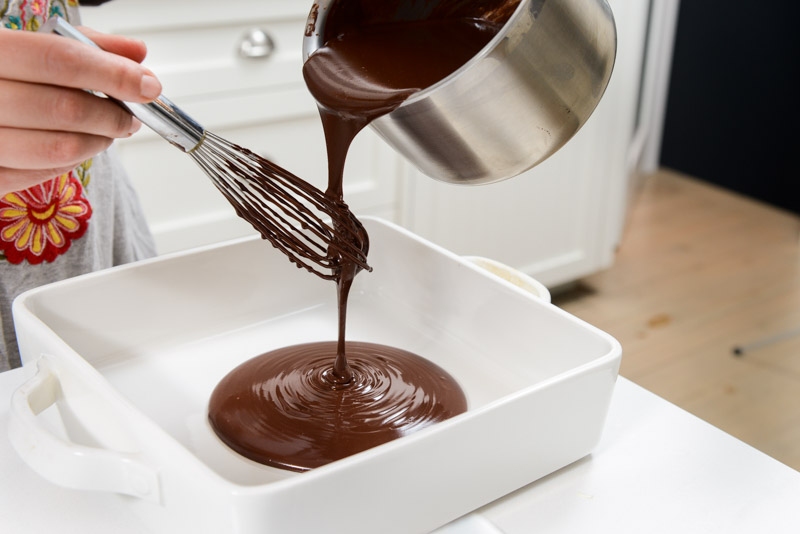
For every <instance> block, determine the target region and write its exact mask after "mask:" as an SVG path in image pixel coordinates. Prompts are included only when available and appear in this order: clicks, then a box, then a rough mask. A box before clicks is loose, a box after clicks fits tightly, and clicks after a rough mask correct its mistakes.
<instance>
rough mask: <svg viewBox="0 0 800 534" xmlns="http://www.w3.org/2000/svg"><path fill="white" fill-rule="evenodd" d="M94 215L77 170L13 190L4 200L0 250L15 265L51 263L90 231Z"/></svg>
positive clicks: (0, 216) (1, 202)
mask: <svg viewBox="0 0 800 534" xmlns="http://www.w3.org/2000/svg"><path fill="white" fill-rule="evenodd" d="M88 165H91V163H89V164H88ZM82 167H83V171H84V172H85V171H86V170H87V169H88V166H86V164H84V166H82ZM91 215H92V207H91V205H90V204H89V201H88V200H87V199H86V198H85V196H84V190H83V185H82V184H81V180H79V179H78V178H77V176H76V171H72V172H69V173H67V174H62V175H61V176H59V177H57V178H53V179H52V180H50V181H47V182H44V183H42V184H39V185H36V186H33V187H31V188H28V189H25V190H24V191H17V192H15V193H9V194H7V195H6V196H4V197H3V198H2V199H0V251H2V254H3V255H5V258H6V260H8V261H9V262H10V263H13V264H19V263H22V262H23V261H27V262H28V263H31V264H34V265H35V264H39V263H42V262H43V261H47V262H51V261H53V260H55V259H56V257H58V256H59V255H61V254H64V253H65V252H66V251H67V250H68V249H69V247H70V245H71V244H72V241H74V240H75V239H78V238H80V237H81V236H82V235H83V234H84V233H85V232H86V228H87V226H88V221H89V217H91Z"/></svg>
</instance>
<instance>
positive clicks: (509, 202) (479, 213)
mask: <svg viewBox="0 0 800 534" xmlns="http://www.w3.org/2000/svg"><path fill="white" fill-rule="evenodd" d="M609 3H610V5H611V7H612V10H613V12H614V17H615V21H616V24H617V32H618V44H617V58H616V62H615V65H614V71H613V73H612V76H611V81H610V83H609V86H608V89H607V90H606V93H605V95H604V96H603V98H602V100H601V101H600V104H599V105H598V107H597V109H596V110H595V112H594V113H593V114H592V116H591V117H590V118H589V120H588V121H587V123H586V124H585V125H584V126H583V128H582V129H581V130H580V131H579V132H578V133H577V134H576V135H575V137H573V139H572V140H570V141H569V142H568V143H567V144H566V145H565V146H564V147H563V148H562V149H561V150H559V151H558V152H557V153H555V154H554V155H553V156H551V157H550V158H549V159H547V160H545V161H544V162H543V163H541V164H540V165H538V166H536V167H534V168H533V169H531V170H530V171H528V172H526V173H524V174H522V175H520V176H517V177H515V178H512V179H509V180H505V181H503V182H499V183H496V184H489V185H484V186H460V185H452V184H445V183H440V182H435V181H433V180H431V179H429V178H427V177H425V176H422V175H421V174H420V173H418V172H416V171H415V170H413V169H412V170H410V171H409V176H408V182H407V188H406V192H405V195H406V196H405V198H404V202H403V214H402V221H403V224H405V225H406V226H408V228H409V229H411V230H412V231H414V232H415V233H417V234H419V235H421V236H423V237H426V238H428V239H430V240H431V241H434V242H436V243H438V244H440V245H442V246H443V247H445V248H448V249H450V250H452V251H453V252H456V253H458V254H464V255H477V256H487V257H490V258H493V259H495V260H498V261H501V262H503V263H505V264H507V265H510V266H513V267H515V268H517V269H519V270H521V271H523V272H526V273H528V274H530V275H532V276H533V277H535V278H536V279H538V280H540V281H541V282H542V283H544V284H545V285H547V286H550V287H553V286H556V285H560V284H564V283H567V282H571V281H574V280H576V279H577V278H580V277H582V276H586V275H588V274H591V273H593V272H596V271H598V270H601V269H603V268H605V267H608V266H609V265H610V264H611V263H612V261H613V257H614V251H615V248H616V246H617V244H618V241H619V239H620V236H621V233H622V227H623V222H624V218H625V211H626V204H627V199H628V184H629V177H630V174H631V172H632V169H630V168H629V164H628V161H629V146H630V145H631V141H632V139H633V136H634V128H635V122H636V111H637V105H638V100H639V86H640V79H641V69H642V58H643V52H644V48H645V38H646V29H647V19H648V4H649V3H648V2H643V1H641V0H610V2H609Z"/></svg>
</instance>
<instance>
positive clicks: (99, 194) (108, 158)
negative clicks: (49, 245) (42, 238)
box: [0, 150, 155, 371]
mask: <svg viewBox="0 0 800 534" xmlns="http://www.w3.org/2000/svg"><path fill="white" fill-rule="evenodd" d="M89 171H90V173H91V180H90V181H89V183H88V184H87V185H86V187H85V191H84V192H85V197H86V200H87V201H88V203H89V204H90V205H91V209H92V214H91V217H90V218H89V219H88V221H86V224H87V225H86V229H85V232H84V233H83V235H81V236H80V237H79V238H77V239H74V240H72V241H71V243H70V245H69V248H68V249H67V250H66V251H64V252H63V253H60V254H58V255H57V256H56V257H55V258H54V259H53V260H52V261H41V262H39V263H35V264H34V263H32V262H31V261H28V260H23V261H22V262H20V263H17V264H14V263H11V262H10V261H9V260H8V258H6V257H4V254H3V253H2V252H0V326H1V327H2V329H1V330H2V332H0V333H2V336H0V371H4V370H6V369H9V368H12V367H17V366H19V365H20V357H19V351H18V350H17V341H16V335H15V332H14V322H13V320H12V315H11V304H12V302H13V300H14V298H16V297H17V296H18V295H20V294H21V293H23V292H24V291H27V290H28V289H32V288H34V287H38V286H41V285H44V284H47V283H50V282H55V281H58V280H63V279H65V278H70V277H73V276H77V275H80V274H84V273H89V272H93V271H97V270H99V269H106V268H108V267H112V266H114V265H120V264H123V263H127V262H131V261H136V260H139V259H144V258H147V257H151V256H153V255H155V246H154V245H153V239H152V236H151V235H150V231H149V229H148V227H147V223H146V222H145V219H144V217H143V215H142V212H141V208H140V206H139V201H138V198H137V196H136V192H135V191H134V189H133V186H132V185H131V183H130V181H129V179H128V177H127V175H126V174H125V171H124V169H123V168H122V166H121V165H120V163H119V161H118V160H117V158H115V157H114V154H113V150H111V151H109V152H104V153H102V154H100V155H98V156H95V157H94V158H92V161H91V167H90V169H89ZM0 206H2V200H1V199H0ZM0 209H2V208H0ZM0 239H3V237H2V234H0ZM76 320H80V318H79V317H78V318H76Z"/></svg>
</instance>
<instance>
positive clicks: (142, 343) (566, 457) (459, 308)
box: [9, 217, 621, 534]
mask: <svg viewBox="0 0 800 534" xmlns="http://www.w3.org/2000/svg"><path fill="white" fill-rule="evenodd" d="M363 222H364V224H365V226H366V228H367V230H368V231H369V235H370V242H371V250H370V256H369V259H370V264H371V265H372V266H373V267H374V272H372V273H362V274H360V275H359V276H358V277H357V278H356V281H355V284H354V286H353V289H352V293H351V297H350V304H349V310H348V324H347V329H348V330H347V337H348V339H350V340H361V341H371V342H375V343H382V344H386V345H392V346H396V347H400V348H404V349H406V350H409V351H411V352H414V353H416V354H419V355H421V356H424V357H426V358H428V359H430V360H432V361H433V362H435V363H437V364H438V365H440V366H441V367H443V368H444V369H445V370H446V371H448V372H449V373H450V374H451V375H453V376H454V377H455V378H456V380H457V381H458V382H459V383H460V384H461V386H462V388H463V389H464V391H465V393H466V395H467V401H468V404H469V407H468V411H467V412H466V413H464V414H461V415H459V416H457V417H454V418H452V419H450V420H447V421H445V422H443V423H440V424H437V425H434V426H432V427H429V428H426V429H423V430H421V431H419V432H417V433H415V434H412V435H410V436H407V437H403V438H401V439H398V440H395V441H393V442H390V443H387V444H385V445H381V446H379V447H376V448H373V449H370V450H368V451H365V452H363V453H360V454H356V455H354V456H351V457H349V458H346V459H344V460H340V461H337V462H334V463H332V464H329V465H326V466H324V467H320V468H317V469H314V470H312V471H309V472H306V473H291V472H288V471H282V470H278V469H274V468H270V467H267V466H263V465H260V464H257V463H255V462H252V461H250V460H247V459H245V458H243V457H241V456H239V455H237V454H236V453H234V452H233V451H231V450H229V449H228V448H227V447H226V446H225V445H224V444H222V442H221V441H220V440H219V439H218V438H217V437H216V435H215V434H214V433H213V431H212V430H211V428H210V426H209V424H208V422H207V413H206V408H207V402H208V398H209V396H210V394H211V391H212V390H213V388H214V387H215V386H216V384H217V383H218V382H219V380H221V379H222V377H223V376H225V375H226V374H227V373H228V372H229V371H230V370H231V369H233V368H234V367H236V366H237V365H238V364H240V363H242V362H243V361H245V360H247V359H249V358H252V357H254V356H257V355H259V354H262V353H264V352H266V351H269V350H271V349H274V348H277V347H281V346H285V345H289V344H295V343H304V342H310V341H319V340H330V339H335V336H336V292H335V286H334V284H333V283H331V282H326V281H323V280H320V279H318V278H316V277H315V276H312V275H310V274H309V273H306V272H305V271H301V270H299V269H296V268H295V267H293V266H292V265H291V264H290V263H288V262H287V261H286V259H285V258H284V256H283V255H281V254H279V253H277V252H276V251H274V250H272V249H271V248H270V247H269V246H268V245H267V244H266V243H265V242H263V241H261V240H260V239H258V238H257V237H253V238H247V239H242V240H237V241H234V242H229V243H224V244H220V245H214V246H210V247H205V248H202V249H198V250H193V251H188V252H183V253H177V254H172V255H168V256H163V257H159V258H155V259H153V260H148V261H144V262H139V263H136V264H132V265H127V266H123V267H119V268H114V269H110V270H107V271H102V272H97V273H92V274H89V275H85V276H82V277H78V278H74V279H71V280H67V281H64V282H59V283H56V284H51V285H48V286H44V287H41V288H38V289H35V290H32V291H29V292H27V293H25V294H24V295H22V296H20V297H19V298H18V299H17V300H16V301H15V303H14V317H15V321H16V325H17V331H18V336H19V344H20V350H21V353H22V357H23V362H24V365H25V366H26V367H28V368H29V369H30V374H31V378H30V379H29V381H28V382H27V383H26V384H25V385H24V386H22V387H21V388H20V389H19V390H18V391H17V392H15V394H14V396H13V398H12V422H11V427H10V431H9V434H10V438H11V440H12V442H13V444H14V447H15V449H16V450H17V451H18V452H19V453H20V455H21V456H22V458H23V459H24V460H25V461H26V462H27V463H28V464H29V465H31V467H33V468H34V469H35V470H36V471H38V472H39V473H40V474H42V475H43V476H45V477H46V478H48V479H49V480H51V481H53V482H54V483H58V484H62V485H65V486H69V487H73V488H82V489H92V490H101V491H110V492H115V493H120V494H121V495H120V498H121V499H126V500H127V501H128V502H129V503H130V506H131V507H135V508H136V509H137V510H138V511H139V512H141V514H142V516H143V517H144V518H145V519H146V520H148V521H149V522H150V523H151V524H152V525H153V527H154V529H157V531H159V532H160V531H162V530H163V531H165V532H213V533H220V532H226V533H239V534H250V533H256V532H258V533H268V532H275V533H286V532H326V533H335V532H348V533H359V532H364V533H367V532H370V533H372V532H384V533H395V532H396V533H403V534H408V533H414V532H429V531H432V530H434V529H436V528H438V527H440V526H442V525H444V524H446V523H448V522H450V521H452V520H454V519H456V518H457V517H459V516H462V515H463V514H466V513H468V512H470V511H472V510H474V509H476V508H478V507H480V506H482V505H484V504H486V503H488V502H490V501H492V500H494V499H497V498H499V497H501V496H503V495H505V494H507V493H509V492H512V491H514V490H516V489H518V488H520V487H522V486H524V485H526V484H528V483H530V482H532V481H534V480H536V479H538V478H540V477H542V476H545V475H547V474H549V473H552V472H553V471H556V470H557V469H559V468H561V467H563V466H565V465H567V464H569V463H571V462H573V461H575V460H578V459H579V458H581V457H583V456H585V455H587V454H589V453H590V452H591V450H592V448H593V447H594V445H595V444H596V443H597V441H598V440H599V438H600V434H601V432H602V428H603V424H604V421H605V417H606V412H607V409H608V404H609V401H610V398H611V394H612V390H613V388H614V384H615V381H616V378H617V373H618V369H619V363H620V358H621V349H620V346H619V344H618V343H617V342H616V341H615V340H614V339H613V338H612V337H611V336H609V335H608V334H606V333H604V332H601V331H599V330H597V329H596V328H594V327H592V326H590V325H588V324H586V323H584V322H582V321H581V320H579V319H577V318H575V317H573V316H571V315H569V314H567V313H566V312H564V311H563V310H561V309H559V308H557V307H555V306H553V305H552V304H550V303H549V302H547V301H545V300H542V299H539V298H537V297H536V296H534V295H532V294H531V293H529V292H526V291H524V290H522V289H520V288H519V287H516V286H514V285H513V284H511V283H509V282H507V281H505V280H502V279H500V278H498V277H496V276H494V275H492V274H490V273H488V272H486V271H484V270H483V269H481V268H479V267H477V266H475V265H474V264H472V263H471V262H470V261H468V260H466V259H462V258H460V257H458V256H456V255H454V254H452V253H450V252H448V251H446V250H443V249H441V248H440V247H437V246H436V245H433V244H431V243H429V242H426V241H425V240H423V239H421V238H419V237H417V236H415V235H413V234H411V233H409V232H408V231H406V230H404V229H402V228H400V227H398V226H395V225H393V224H391V223H388V222H385V221H382V220H379V219H373V218H366V217H365V218H364V219H363Z"/></svg>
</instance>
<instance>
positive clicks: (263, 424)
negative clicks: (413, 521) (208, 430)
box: [210, 341, 466, 471]
mask: <svg viewBox="0 0 800 534" xmlns="http://www.w3.org/2000/svg"><path fill="white" fill-rule="evenodd" d="M335 352H336V345H335V343H334V342H333V341H330V342H320V343H310V344H306V345H297V346H294V347H286V348H282V349H279V350H277V351H275V352H272V353H267V354H265V355H263V356H260V357H258V358H254V359H252V360H249V361H247V362H245V363H244V364H242V365H240V366H239V367H237V368H236V369H234V370H233V372H231V373H230V374H228V375H227V376H226V377H225V378H224V379H223V381H222V382H220V384H219V386H218V388H217V389H216V390H215V392H214V394H213V395H212V397H211V402H210V413H211V418H210V421H211V424H212V426H213V428H214V430H215V431H216V432H217V434H218V435H219V436H220V437H221V438H222V440H223V441H225V442H226V443H227V444H228V445H229V446H230V447H231V448H232V449H234V450H235V451H237V452H239V453H240V454H242V455H243V456H246V457H247V458H250V459H251V460H255V461H257V462H260V463H264V464H267V465H271V466H273V467H279V468H284V469H290V470H294V471H305V470H307V469H312V468H314V467H318V466H321V465H324V464H327V463H329V462H332V461H334V460H338V459H340V458H345V457H347V456H350V455H352V454H355V453H357V452H361V451H363V450H365V449H368V448H371V447H374V446H376V445H380V444H382V443H386V442H388V441H391V440H393V439H395V438H398V437H401V436H404V435H407V434H409V433H411V432H414V431H416V430H420V429H422V428H425V427H427V426H429V425H430V424H432V423H435V422H437V421H441V420H444V419H447V418H449V417H452V416H454V415H457V414H459V413H461V412H463V411H464V410H466V399H465V398H464V394H463V393H462V391H461V389H460V388H459V386H458V384H456V382H455V381H454V380H453V379H452V377H450V375H448V374H447V373H446V372H445V371H444V370H442V369H441V368H440V367H438V366H436V365H435V364H433V363H431V362H430V361H428V360H425V359H424V358H420V357H419V356H416V355H414V354H412V353H410V352H406V351H404V350H401V349H396V348H392V347H387V346H384V345H376V344H371V343H358V342H348V344H347V353H348V360H349V362H350V368H351V370H352V372H353V378H352V380H351V382H350V383H348V384H347V385H346V386H341V385H340V384H339V381H338V379H337V378H336V377H335V376H333V369H332V368H331V360H332V359H333V355H334V354H335Z"/></svg>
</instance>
